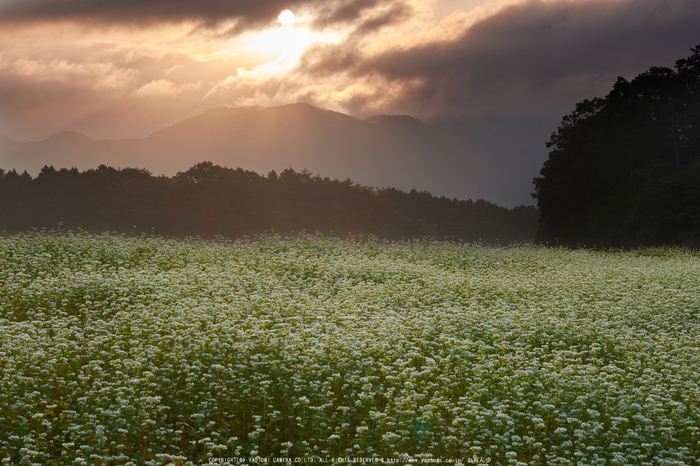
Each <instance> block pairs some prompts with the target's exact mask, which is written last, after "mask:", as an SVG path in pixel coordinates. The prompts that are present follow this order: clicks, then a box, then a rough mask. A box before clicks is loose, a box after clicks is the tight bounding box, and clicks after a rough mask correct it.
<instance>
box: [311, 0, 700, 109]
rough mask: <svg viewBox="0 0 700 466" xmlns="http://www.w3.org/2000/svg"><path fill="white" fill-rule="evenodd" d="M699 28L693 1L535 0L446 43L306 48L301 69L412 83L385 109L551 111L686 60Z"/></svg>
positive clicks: (316, 73)
mask: <svg viewBox="0 0 700 466" xmlns="http://www.w3.org/2000/svg"><path fill="white" fill-rule="evenodd" d="M698 24H700V2H697V0H578V1H572V0H568V1H566V0H564V1H549V2H545V1H536V0H531V1H524V2H521V3H518V4H516V5H511V6H507V7H505V8H503V9H501V10H499V11H498V12H496V13H495V14H492V15H491V16H488V17H486V18H483V19H481V20H479V21H477V22H475V23H473V24H471V25H469V26H467V27H465V28H464V29H463V31H462V33H461V34H459V35H457V36H454V34H453V36H452V38H451V39H449V40H443V41H436V40H432V41H430V42H427V43H422V44H421V43H418V44H413V45H411V46H408V47H394V48H392V49H390V50H385V51H382V52H380V53H375V54H368V53H365V52H364V51H363V49H362V47H358V44H357V43H356V42H353V41H351V40H348V41H346V42H345V43H341V44H337V45H325V46H319V47H315V48H311V49H309V50H308V51H307V52H306V54H305V55H304V56H303V57H302V60H301V62H300V69H301V70H302V71H303V72H305V73H308V74H309V75H310V76H316V77H317V78H318V79H321V78H323V79H328V78H329V77H330V76H334V75H341V74H342V75H346V76H347V77H348V80H352V79H362V78H363V77H366V76H368V75H376V76H378V77H379V78H380V79H378V81H377V82H379V83H384V85H385V86H388V85H390V84H391V86H392V87H393V88H394V89H396V87H397V85H399V84H400V83H410V85H406V86H404V88H405V92H403V93H401V94H400V95H397V96H396V99H395V100H394V101H393V102H390V103H388V104H387V105H388V107H387V108H386V111H388V112H397V113H411V114H414V115H415V114H419V115H426V114H473V113H479V112H491V113H493V112H495V113H498V112H506V113H526V112H530V113H533V112H534V113H535V114H537V113H543V112H544V113H549V114H551V113H552V112H561V111H562V110H563V109H564V108H567V109H568V108H571V107H573V104H574V103H575V102H576V101H577V100H580V99H582V98H586V97H593V96H595V95H600V94H605V93H607V91H608V90H609V88H610V86H611V85H612V83H613V82H614V79H615V78H616V77H617V76H618V75H624V76H634V75H635V74H637V73H639V72H641V71H644V70H645V69H647V68H648V67H649V66H652V65H667V66H668V65H672V64H673V61H672V60H675V59H678V58H682V57H684V56H687V55H688V54H689V53H690V50H689V49H690V47H692V46H694V45H697V44H698V43H699V42H700V33H698V29H697V25H698ZM431 36H433V37H434V36H435V34H434V33H432V34H431ZM376 91H377V89H374V90H372V91H371V92H374V93H376ZM358 100H361V96H355V98H354V101H355V102H357V101H358ZM369 101H370V102H371V99H369ZM358 110H360V111H361V109H358Z"/></svg>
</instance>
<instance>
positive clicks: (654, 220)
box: [533, 45, 700, 248]
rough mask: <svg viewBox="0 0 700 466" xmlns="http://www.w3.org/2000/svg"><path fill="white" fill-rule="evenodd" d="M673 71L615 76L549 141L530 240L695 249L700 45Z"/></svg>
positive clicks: (699, 209) (699, 212) (699, 219)
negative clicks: (536, 220) (607, 89)
mask: <svg viewBox="0 0 700 466" xmlns="http://www.w3.org/2000/svg"><path fill="white" fill-rule="evenodd" d="M692 51H693V54H692V55H691V56H690V57H688V58H686V59H682V60H678V61H677V62H676V64H675V68H674V69H670V68H664V67H652V68H651V69H649V70H648V71H646V72H644V73H642V74H640V75H638V76H637V77H635V78H634V79H633V80H632V81H627V80H626V79H624V78H618V80H617V82H616V83H615V85H614V86H613V89H612V90H611V91H610V93H609V94H608V95H607V96H606V97H605V98H594V99H592V100H585V101H583V102H580V103H578V104H577V105H576V109H575V110H574V111H573V112H572V113H571V114H569V115H567V116H565V117H564V118H563V120H562V123H561V126H559V128H558V129H557V131H556V132H555V133H554V134H552V137H551V139H550V141H549V143H548V144H547V147H548V148H549V149H550V153H549V160H547V161H546V162H545V164H544V167H543V168H542V170H541V172H540V173H541V175H542V176H541V177H538V178H535V180H534V183H535V190H536V192H535V193H534V194H533V197H535V198H536V199H537V202H538V207H539V209H540V224H539V228H538V231H537V235H536V240H537V241H538V242H540V243H545V244H552V245H554V244H560V245H566V246H569V247H577V246H588V247H593V246H598V247H639V246H659V245H685V246H688V247H693V248H697V247H700V45H698V46H697V47H695V48H693V49H692Z"/></svg>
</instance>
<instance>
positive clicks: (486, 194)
mask: <svg viewBox="0 0 700 466" xmlns="http://www.w3.org/2000/svg"><path fill="white" fill-rule="evenodd" d="M548 123H550V122H544V123H543V122H540V121H535V120H531V121H528V122H526V124H523V122H522V121H517V120H514V121H513V124H512V128H511V130H512V131H511V132H510V133H508V134H502V135H498V134H493V132H492V130H491V128H490V127H489V125H488V120H484V119H480V120H479V123H478V124H476V122H472V121H469V120H445V121H440V122H435V123H434V124H427V123H425V122H423V121H421V120H418V119H416V118H413V117H410V116H406V115H392V116H390V115H379V116H374V117H371V118H368V119H366V120H360V119H358V118H354V117H351V116H348V115H345V114H342V113H338V112H333V111H328V110H323V109H319V108H316V107H313V106H311V105H308V104H301V103H297V104H291V105H285V106H279V107H269V108H261V107H237V108H229V107H218V108H213V109H211V110H209V111H206V112H204V113H202V114H200V115H197V116H195V117H192V118H189V119H187V120H184V121H182V122H180V123H177V124H175V125H172V126H169V127H167V128H164V129H162V130H160V131H156V132H155V133H153V134H151V135H150V136H148V137H145V138H141V139H122V140H92V139H90V138H89V137H87V136H85V135H83V134H79V133H76V132H71V131H66V132H62V133H58V134H55V135H53V136H51V137H49V138H47V139H44V140H42V141H38V142H19V141H15V140H12V139H10V138H7V137H5V136H0V168H3V169H6V170H7V169H12V168H14V169H16V170H18V171H24V170H27V171H28V172H29V173H30V174H33V175H35V174H36V173H38V172H39V171H40V170H41V168H42V167H43V166H44V165H53V166H54V167H56V168H62V167H68V168H69V167H77V168H78V169H81V170H84V169H89V168H95V167H97V166H98V165H100V164H105V165H108V166H113V167H138V168H146V169H148V170H150V171H151V172H153V173H154V174H165V175H173V174H175V173H176V172H178V171H184V170H187V169H188V168H189V167H191V166H193V165H194V164H196V163H198V162H202V161H211V162H213V163H214V164H217V165H221V166H227V167H232V168H236V167H241V168H244V169H246V170H254V171H256V172H258V173H261V174H265V173H267V172H268V171H270V170H276V171H278V172H279V171H281V170H284V169H285V168H288V167H292V168H294V169H296V170H301V169H307V170H309V171H311V172H313V173H314V174H319V175H321V176H328V177H330V178H339V179H346V178H350V179H351V180H353V181H354V182H356V183H359V184H362V185H367V186H376V187H395V188H399V189H403V190H410V189H416V190H418V191H423V190H425V191H429V192H431V193H433V194H435V195H438V196H439V195H445V196H447V197H450V198H454V197H456V198H458V199H486V200H488V201H491V202H495V203H497V204H499V205H504V206H507V207H512V206H515V205H519V204H532V203H533V202H532V199H531V198H530V195H529V194H530V192H532V190H533V189H532V178H533V177H534V176H536V175H537V174H538V172H539V169H540V167H541V163H542V161H544V160H545V159H546V154H547V153H546V150H545V148H544V141H545V140H546V139H545V137H544V134H546V132H544V131H543V128H544V127H548ZM499 124H500V126H499V127H500V128H502V127H503V125H502V122H499ZM523 133H527V134H530V135H531V136H530V138H529V141H530V142H529V144H530V145H529V146H528V143H527V138H526V143H525V144H524V146H527V150H529V151H530V152H531V151H532V146H535V145H539V146H541V147H542V157H541V159H540V160H533V158H532V157H529V158H525V157H520V155H521V154H519V152H518V147H517V146H515V145H513V144H509V139H511V138H513V140H516V139H517V140H519V141H522V140H523V139H522V135H523ZM516 136H520V137H519V138H516ZM499 137H500V138H501V140H502V141H503V150H502V151H501V155H500V156H499V157H493V155H491V156H490V157H485V156H484V154H485V153H486V152H484V151H481V150H480V144H481V141H483V140H484V139H489V140H493V139H494V138H495V139H497V140H498V139H499ZM540 138H541V139H540ZM520 145H521V146H523V144H522V143H520ZM535 147H536V146H535ZM490 153H491V154H492V151H491V152H490Z"/></svg>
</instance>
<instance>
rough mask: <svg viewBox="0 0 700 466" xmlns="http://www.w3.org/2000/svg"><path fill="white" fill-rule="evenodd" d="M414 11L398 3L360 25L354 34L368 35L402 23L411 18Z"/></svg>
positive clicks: (408, 6)
mask: <svg viewBox="0 0 700 466" xmlns="http://www.w3.org/2000/svg"><path fill="white" fill-rule="evenodd" d="M412 12H413V9H412V8H411V6H410V5H406V4H405V3H396V4H394V5H392V6H391V8H389V9H388V10H387V11H384V12H382V13H379V14H377V15H376V16H373V17H371V18H369V19H367V20H366V21H364V22H363V23H362V24H360V25H359V26H358V27H357V28H355V30H354V31H353V34H368V33H371V32H374V31H376V30H378V29H381V28H383V27H384V26H388V25H391V24H397V23H400V22H402V21H404V20H406V19H408V18H410V16H411V13H412Z"/></svg>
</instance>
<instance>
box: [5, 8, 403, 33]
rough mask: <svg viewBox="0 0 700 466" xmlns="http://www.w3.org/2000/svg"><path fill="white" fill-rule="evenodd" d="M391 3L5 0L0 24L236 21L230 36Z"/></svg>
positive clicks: (353, 14)
mask: <svg viewBox="0 0 700 466" xmlns="http://www.w3.org/2000/svg"><path fill="white" fill-rule="evenodd" d="M391 3H393V0H350V1H327V0H326V1H324V0H262V1H261V0H197V1H193V0H103V1H95V0H34V1H27V0H5V1H3V2H2V3H0V23H2V22H27V21H58V20H75V21H81V22H93V23H98V24H132V25H141V26H144V25H149V24H154V23H160V22H179V21H186V20H194V21H198V22H200V23H201V24H202V25H204V26H214V25H217V24H219V23H221V22H223V21H227V20H237V21H238V24H237V26H236V28H235V30H234V32H239V31H241V30H244V29H255V28H259V27H262V26H264V25H266V24H269V23H271V22H273V21H275V20H276V18H277V15H278V14H279V12H280V11H281V10H283V9H286V8H288V9H292V10H295V9H299V8H303V7H310V8H313V10H314V11H316V12H317V13H319V16H318V17H317V18H316V19H315V23H314V24H315V25H316V26H328V25H333V24H338V23H347V22H350V21H354V20H356V19H358V18H359V17H360V16H362V15H363V13H364V12H365V11H366V10H371V9H373V8H375V7H377V6H380V5H384V4H391Z"/></svg>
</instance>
